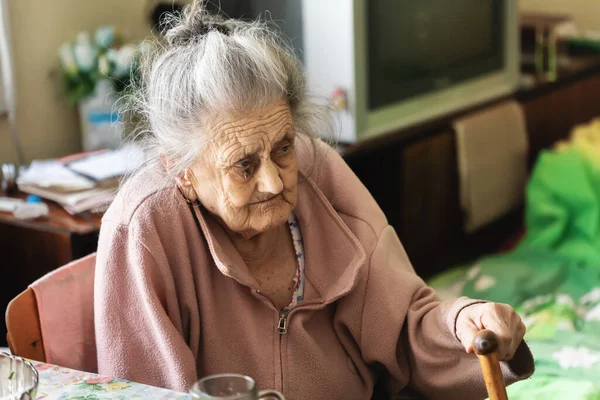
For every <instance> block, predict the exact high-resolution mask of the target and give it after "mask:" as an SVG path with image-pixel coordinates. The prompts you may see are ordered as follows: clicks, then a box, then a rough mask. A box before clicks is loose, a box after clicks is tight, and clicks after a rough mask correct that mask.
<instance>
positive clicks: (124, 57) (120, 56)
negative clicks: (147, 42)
mask: <svg viewBox="0 0 600 400" xmlns="http://www.w3.org/2000/svg"><path fill="white" fill-rule="evenodd" d="M136 50H137V46H135V45H132V44H128V45H125V46H123V47H121V48H120V49H119V50H117V51H116V52H115V58H114V62H115V74H116V75H118V76H122V75H128V74H129V70H130V69H131V64H132V63H133V57H134V56H135V52H136Z"/></svg>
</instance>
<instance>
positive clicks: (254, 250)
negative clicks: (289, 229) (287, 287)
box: [228, 224, 286, 267]
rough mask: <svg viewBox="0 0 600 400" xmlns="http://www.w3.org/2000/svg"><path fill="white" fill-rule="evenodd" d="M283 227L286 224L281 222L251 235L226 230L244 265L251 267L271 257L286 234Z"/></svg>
mask: <svg viewBox="0 0 600 400" xmlns="http://www.w3.org/2000/svg"><path fill="white" fill-rule="evenodd" d="M285 228H286V225H285V224H282V225H279V226H278V227H276V228H273V229H270V230H268V231H266V232H261V233H257V234H255V235H252V236H251V237H246V236H245V235H242V234H239V233H235V232H228V236H229V238H230V239H231V242H232V243H233V246H234V247H235V248H236V249H237V251H238V252H239V253H240V255H241V256H242V259H243V260H244V262H245V263H246V265H248V267H252V266H255V265H261V264H265V262H266V261H268V260H270V259H272V258H273V256H274V254H275V253H277V250H278V248H279V247H280V246H279V244H280V243H282V238H283V237H284V235H285V234H286V231H285Z"/></svg>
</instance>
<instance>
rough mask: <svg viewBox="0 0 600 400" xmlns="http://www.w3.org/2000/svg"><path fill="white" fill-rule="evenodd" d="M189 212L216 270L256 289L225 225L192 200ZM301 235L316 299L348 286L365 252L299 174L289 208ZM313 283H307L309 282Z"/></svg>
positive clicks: (344, 291)
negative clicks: (293, 203)
mask: <svg viewBox="0 0 600 400" xmlns="http://www.w3.org/2000/svg"><path fill="white" fill-rule="evenodd" d="M194 212H195V215H196V218H197V219H198V222H199V224H200V228H201V229H202V232H203V234H204V236H205V238H206V241H207V244H208V248H209V250H210V253H211V255H212V257H213V260H214V262H215V264H216V266H217V268H219V270H220V271H221V272H222V273H223V274H224V275H226V276H228V277H230V278H233V279H235V280H237V281H238V282H239V283H241V284H242V285H245V286H248V287H250V288H252V289H255V290H256V289H259V285H258V282H257V281H256V279H254V277H253V276H252V274H250V271H249V269H248V267H247V266H246V264H245V262H244V260H243V259H242V257H241V256H240V254H239V253H238V251H237V250H236V249H235V247H234V246H233V243H232V242H231V240H230V239H229V237H228V236H227V234H226V233H225V230H224V229H223V228H222V227H221V226H220V225H219V224H218V223H217V222H216V220H215V219H214V218H213V217H212V216H211V215H210V214H209V213H208V212H207V211H206V209H204V208H202V207H199V206H195V207H194ZM294 213H295V214H296V217H297V218H298V222H299V223H300V230H301V232H302V238H303V241H304V253H305V273H306V279H307V281H308V283H309V284H310V285H308V287H307V290H311V289H314V291H315V293H314V296H306V298H307V300H309V299H310V297H316V299H315V301H317V302H320V303H330V302H333V301H335V300H337V299H338V298H340V297H342V296H344V295H345V294H347V293H348V292H349V291H351V290H352V289H353V288H354V286H355V285H356V282H357V280H358V273H359V270H360V267H361V265H362V264H364V262H365V259H366V256H365V252H364V249H363V247H362V246H361V244H360V242H359V241H358V239H357V238H356V236H355V235H354V234H353V233H352V231H351V230H350V228H349V227H348V226H347V225H346V224H345V223H344V221H343V220H342V219H341V218H340V216H339V215H338V213H337V212H336V211H335V210H334V209H333V207H332V205H331V203H330V202H329V201H328V200H327V199H326V197H325V195H324V194H323V192H322V191H321V190H320V189H319V188H318V187H317V185H316V184H315V183H314V182H313V181H312V180H311V179H310V178H306V177H304V176H302V179H301V183H299V184H298V202H297V205H296V209H295V210H294ZM311 286H312V287H311Z"/></svg>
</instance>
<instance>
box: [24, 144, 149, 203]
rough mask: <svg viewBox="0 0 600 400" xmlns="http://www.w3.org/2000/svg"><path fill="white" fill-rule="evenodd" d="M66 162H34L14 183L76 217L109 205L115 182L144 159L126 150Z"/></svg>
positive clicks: (128, 149)
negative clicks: (55, 203) (57, 204)
mask: <svg viewBox="0 0 600 400" xmlns="http://www.w3.org/2000/svg"><path fill="white" fill-rule="evenodd" d="M67 160H68V162H65V160H38V161H33V162H32V163H31V165H30V166H29V168H28V169H27V170H26V171H25V173H24V174H21V175H20V176H19V178H18V179H17V185H18V186H19V189H20V190H21V191H23V192H25V193H30V194H35V195H37V196H40V197H42V198H45V199H48V200H52V201H55V202H57V203H59V204H60V205H62V206H63V207H64V208H65V209H66V210H67V211H68V212H70V213H71V214H78V213H80V212H83V211H87V210H92V209H96V208H99V207H102V206H105V205H107V204H110V203H111V202H112V200H113V199H114V197H115V195H116V192H117V186H118V180H117V178H119V177H121V176H123V175H125V174H128V173H130V172H132V171H134V170H135V169H137V168H138V167H139V166H141V164H142V163H143V160H144V158H143V155H142V153H141V151H140V150H139V149H138V148H136V147H132V146H127V147H123V148H121V149H118V150H114V151H106V152H101V153H93V154H91V155H89V156H85V155H84V156H82V157H79V158H77V159H76V160H73V159H72V158H71V157H69V158H67Z"/></svg>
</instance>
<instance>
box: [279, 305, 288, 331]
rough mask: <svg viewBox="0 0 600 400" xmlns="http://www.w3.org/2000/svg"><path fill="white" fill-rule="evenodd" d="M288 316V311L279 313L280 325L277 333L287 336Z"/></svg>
mask: <svg viewBox="0 0 600 400" xmlns="http://www.w3.org/2000/svg"><path fill="white" fill-rule="evenodd" d="M287 314H288V310H283V311H282V312H281V313H279V323H278V324H277V333H279V334H280V335H285V334H286V332H287Z"/></svg>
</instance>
